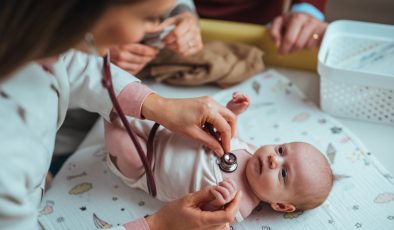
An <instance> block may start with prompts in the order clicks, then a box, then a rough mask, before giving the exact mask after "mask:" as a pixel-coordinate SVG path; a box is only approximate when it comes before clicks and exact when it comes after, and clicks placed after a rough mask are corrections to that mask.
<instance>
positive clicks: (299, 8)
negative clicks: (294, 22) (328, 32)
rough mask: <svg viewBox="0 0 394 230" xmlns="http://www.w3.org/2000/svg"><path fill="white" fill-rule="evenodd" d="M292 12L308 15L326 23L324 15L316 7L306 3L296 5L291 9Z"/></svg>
mask: <svg viewBox="0 0 394 230" xmlns="http://www.w3.org/2000/svg"><path fill="white" fill-rule="evenodd" d="M291 11H293V12H302V13H306V14H309V15H311V16H312V17H314V18H316V19H317V20H319V21H324V14H323V13H322V12H321V11H320V10H318V9H317V8H316V7H314V6H313V5H312V4H309V3H306V2H303V3H298V4H294V5H293V6H292V7H291Z"/></svg>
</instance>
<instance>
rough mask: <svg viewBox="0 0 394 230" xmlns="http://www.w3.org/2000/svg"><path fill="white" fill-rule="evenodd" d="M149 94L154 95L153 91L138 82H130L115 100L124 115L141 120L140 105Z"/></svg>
mask: <svg viewBox="0 0 394 230" xmlns="http://www.w3.org/2000/svg"><path fill="white" fill-rule="evenodd" d="M151 93H154V91H153V90H151V89H150V88H149V87H148V86H146V85H143V84H141V83H139V82H132V83H129V84H128V85H126V87H124V88H123V89H122V91H121V92H120V94H119V95H118V98H117V99H118V101H119V104H120V106H121V107H122V109H123V112H124V113H125V114H126V115H128V116H132V117H135V118H141V109H142V104H143V103H144V101H145V98H146V97H147V96H148V95H149V94H151Z"/></svg>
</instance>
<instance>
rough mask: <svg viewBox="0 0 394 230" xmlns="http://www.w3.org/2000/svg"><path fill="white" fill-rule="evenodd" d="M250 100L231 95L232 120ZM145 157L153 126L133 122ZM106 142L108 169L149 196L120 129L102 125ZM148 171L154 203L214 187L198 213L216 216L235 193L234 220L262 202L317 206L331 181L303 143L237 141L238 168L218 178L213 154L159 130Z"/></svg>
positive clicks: (279, 207) (286, 207)
mask: <svg viewBox="0 0 394 230" xmlns="http://www.w3.org/2000/svg"><path fill="white" fill-rule="evenodd" d="M248 106H249V99H248V97H247V96H246V95H244V94H242V93H234V94H233V98H232V100H230V101H229V102H228V103H227V108H228V109H230V110H231V111H232V112H233V113H234V114H235V115H239V114H241V113H242V112H244V111H245V110H246V109H247V108H248ZM130 125H131V126H132V128H133V130H135V132H136V133H137V135H138V139H139V141H140V142H141V145H142V147H143V148H144V151H145V152H146V141H147V139H148V135H149V132H150V129H151V127H152V126H153V122H151V121H146V120H131V121H130ZM105 129H106V133H105V141H106V145H107V149H108V151H109V157H108V161H107V162H108V166H109V168H110V169H111V170H112V172H113V173H114V174H115V175H117V176H119V177H120V178H121V179H122V180H123V182H124V183H125V184H126V185H128V186H130V187H133V188H140V189H142V190H144V191H146V192H148V187H147V183H146V175H145V171H144V168H143V166H142V163H141V162H140V159H139V157H138V153H137V151H136V149H135V147H134V145H133V143H132V142H131V140H130V137H129V136H128V135H127V133H126V132H125V130H124V129H123V128H122V126H121V125H117V124H112V125H111V124H109V123H106V124H105ZM153 146H154V153H153V155H154V156H153V161H152V165H153V166H152V168H153V174H154V177H155V180H156V187H157V198H158V199H159V200H162V201H166V202H167V201H172V200H175V199H178V198H180V197H182V196H184V195H186V194H188V193H190V192H195V191H198V190H200V189H201V188H203V187H205V186H210V185H215V186H213V187H212V190H211V192H212V194H213V195H214V196H215V199H214V200H213V201H212V202H211V203H209V204H207V205H205V206H204V207H202V208H203V209H205V210H217V209H220V208H222V207H223V206H224V205H225V204H227V203H229V202H230V201H231V200H232V199H233V198H234V196H235V194H236V192H237V191H238V190H242V192H243V196H242V201H241V207H240V210H239V212H238V214H237V216H236V220H237V221H238V222H239V221H242V220H243V219H244V218H246V217H247V216H249V214H250V213H251V212H252V211H253V209H254V208H255V207H256V206H257V205H259V203H260V202H266V203H269V204H270V205H271V207H272V208H273V209H274V210H276V211H281V212H293V211H295V210H298V209H301V210H306V209H311V208H315V207H317V206H319V205H320V204H321V203H323V201H324V200H325V199H326V198H327V196H328V194H329V192H330V190H331V187H332V184H333V175H332V171H331V168H330V166H329V164H328V161H327V160H326V158H325V157H324V156H323V155H322V154H321V153H320V152H319V150H317V149H316V148H315V147H313V146H312V145H310V144H308V143H304V142H292V143H286V144H280V145H263V146H261V147H260V148H257V147H255V146H253V145H251V144H248V143H245V142H243V141H242V140H240V139H239V138H238V137H234V138H233V139H232V140H231V152H232V153H234V154H235V155H236V156H237V161H238V168H237V170H236V171H235V172H233V173H226V172H222V171H221V170H220V168H219V166H218V164H217V157H216V156H215V155H214V154H213V152H212V151H210V150H209V149H207V148H206V147H204V146H203V145H201V144H200V143H198V142H197V141H195V140H192V139H190V138H188V137H185V136H183V135H181V134H176V133H173V132H171V131H169V130H168V129H166V128H164V127H161V128H159V130H158V131H157V133H156V136H155V140H154V144H153Z"/></svg>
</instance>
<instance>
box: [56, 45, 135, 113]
mask: <svg viewBox="0 0 394 230" xmlns="http://www.w3.org/2000/svg"><path fill="white" fill-rule="evenodd" d="M61 59H62V62H63V63H64V65H65V67H66V72H67V75H68V79H69V82H70V104H69V106H70V108H83V109H85V110H87V111H90V112H98V113H99V114H100V115H101V116H103V117H104V118H105V119H106V120H109V114H110V112H111V109H112V107H113V106H112V103H111V100H110V98H109V95H108V93H107V90H106V89H105V88H104V86H103V85H102V79H103V58H102V57H98V56H94V55H89V54H86V53H82V52H79V51H75V50H71V51H69V52H67V53H65V54H64V55H62V57H61ZM111 72H112V82H113V87H114V90H115V94H116V96H118V95H119V93H120V92H121V91H122V89H123V88H124V87H125V86H126V85H128V84H129V83H131V82H140V81H139V80H138V79H137V78H135V77H134V76H132V75H130V74H129V73H128V72H126V71H124V70H122V69H120V68H119V67H117V66H115V65H112V64H111Z"/></svg>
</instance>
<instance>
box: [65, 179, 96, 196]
mask: <svg viewBox="0 0 394 230" xmlns="http://www.w3.org/2000/svg"><path fill="white" fill-rule="evenodd" d="M92 188H93V185H92V184H91V183H87V182H85V183H82V184H78V185H75V186H74V187H73V188H72V189H70V191H69V192H68V193H69V194H70V195H79V194H82V193H85V192H87V191H89V190H90V189H92Z"/></svg>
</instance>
